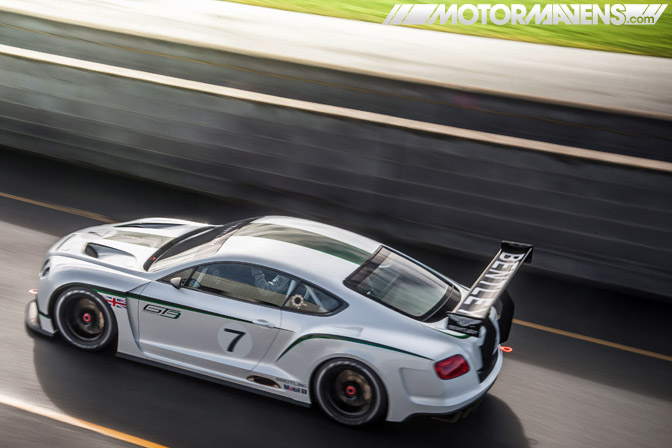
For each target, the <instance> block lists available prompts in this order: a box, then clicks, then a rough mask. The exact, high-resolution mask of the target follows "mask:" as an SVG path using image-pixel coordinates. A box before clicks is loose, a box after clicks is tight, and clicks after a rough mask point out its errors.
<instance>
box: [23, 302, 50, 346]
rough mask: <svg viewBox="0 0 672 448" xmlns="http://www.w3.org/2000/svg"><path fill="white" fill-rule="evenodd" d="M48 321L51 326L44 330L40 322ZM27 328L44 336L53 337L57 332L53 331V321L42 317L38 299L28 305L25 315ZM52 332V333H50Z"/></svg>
mask: <svg viewBox="0 0 672 448" xmlns="http://www.w3.org/2000/svg"><path fill="white" fill-rule="evenodd" d="M43 319H47V320H49V324H48V325H45V326H44V327H47V328H44V327H43V326H42V324H41V322H40V320H43ZM25 321H26V327H28V328H29V329H30V330H32V331H34V332H36V333H40V334H42V335H44V336H49V337H51V336H53V335H54V334H55V333H56V332H55V331H53V326H52V325H51V319H49V318H48V317H46V316H42V315H40V312H39V310H38V309H37V299H33V300H31V301H30V302H28V304H27V305H26V315H25ZM50 330H51V331H50Z"/></svg>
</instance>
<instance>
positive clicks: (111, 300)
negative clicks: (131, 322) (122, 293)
mask: <svg viewBox="0 0 672 448" xmlns="http://www.w3.org/2000/svg"><path fill="white" fill-rule="evenodd" d="M103 298H104V299H105V301H106V302H107V303H108V304H109V305H110V306H111V307H112V308H121V309H124V310H125V309H126V299H125V298H123V297H117V296H112V295H109V294H103Z"/></svg>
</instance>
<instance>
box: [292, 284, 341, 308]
mask: <svg viewBox="0 0 672 448" xmlns="http://www.w3.org/2000/svg"><path fill="white" fill-rule="evenodd" d="M340 306H341V302H340V301H339V300H337V299H335V298H333V297H332V296H330V295H329V294H326V293H324V292H322V291H320V290H319V289H317V288H314V287H312V286H309V285H306V284H305V283H301V284H300V285H299V286H297V287H296V289H294V291H293V292H292V294H291V295H290V297H289V299H288V300H287V302H286V303H285V306H284V308H288V309H290V310H294V311H305V312H307V313H317V314H327V313H331V312H332V311H335V310H337V309H338V308H339V307H340Z"/></svg>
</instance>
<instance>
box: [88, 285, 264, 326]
mask: <svg viewBox="0 0 672 448" xmlns="http://www.w3.org/2000/svg"><path fill="white" fill-rule="evenodd" d="M94 291H96V292H98V293H100V294H111V295H115V296H122V297H124V298H131V299H136V300H142V301H143V302H150V303H156V304H158V305H166V306H171V307H174V308H179V309H182V310H185V311H193V312H195V313H201V314H207V315H208V316H214V317H221V318H223V319H229V320H235V321H238V322H245V323H248V324H251V323H252V321H251V320H245V319H239V318H237V317H233V316H227V315H226V314H219V313H214V312H212V311H205V310H201V309H198V308H194V307H191V306H186V305H180V304H177V303H173V302H166V301H165V300H159V299H154V298H151V297H146V296H140V295H137V294H124V293H120V292H110V291H103V290H99V289H94Z"/></svg>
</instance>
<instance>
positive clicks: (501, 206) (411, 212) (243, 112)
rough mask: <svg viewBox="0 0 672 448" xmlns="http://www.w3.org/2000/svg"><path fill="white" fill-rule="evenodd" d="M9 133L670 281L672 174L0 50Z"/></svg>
mask: <svg viewBox="0 0 672 448" xmlns="http://www.w3.org/2000/svg"><path fill="white" fill-rule="evenodd" d="M0 141H1V142H2V143H3V144H4V145H6V146H11V147H15V148H19V149H23V150H27V151H31V152H36V153H40V154H45V155H48V156H51V157H57V158H61V159H65V160H70V161H78V162H84V163H87V164H90V165H94V166H97V167H101V168H104V169H108V170H112V171H118V172H122V173H126V174H130V175H134V176H140V177H143V178H149V179H154V180H157V181H161V182H166V183H170V184H174V185H179V186H183V187H186V188H190V189H194V190H199V191H203V192H206V193H208V194H213V195H217V196H223V197H234V198H240V199H243V200H249V201H254V202H258V203H262V204H269V205H273V206H276V207H284V208H286V209H287V210H288V213H293V214H304V215H310V216H313V217H317V218H319V219H322V220H324V221H327V222H334V223H336V224H340V225H344V226H348V227H350V228H354V229H365V230H368V231H375V232H377V233H379V234H382V235H388V236H391V237H394V238H396V239H403V240H407V241H414V242H418V243H425V244H431V245H435V246H439V247H443V248H446V249H449V250H453V251H458V252H461V253H466V254H472V255H474V256H477V257H483V258H485V257H490V256H492V254H494V252H495V251H496V250H497V247H498V242H499V240H501V239H511V240H518V241H524V242H529V243H533V244H534V245H535V246H536V253H535V258H534V266H536V267H537V268H538V269H542V270H546V271H550V272H554V273H558V274H561V275H569V276H573V277H576V278H580V279H586V280H590V281H597V282H601V283H605V284H609V285H612V286H614V287H622V288H627V289H634V290H639V291H642V292H647V293H655V294H658V295H661V296H666V297H670V296H672V263H670V262H669V260H670V258H671V256H672V231H671V229H672V212H671V211H670V207H669V204H672V176H670V175H669V174H664V173H658V172H653V171H644V170H636V169H631V168H627V167H622V166H615V165H607V164H600V163H598V162H590V161H586V160H580V159H573V158H568V157H563V156H555V155H549V154H543V153H537V152H532V151H527V150H519V149H516V148H513V147H505V146H497V145H493V144H486V143H479V142H475V141H470V140H464V139H458V138H451V137H446V136H439V135H435V134H431V133H423V132H417V131H409V130H404V129H400V128H395V127H390V126H386V125H381V124H373V123H363V122H360V121H357V120H351V119H345V118H336V117H331V116H325V115H319V114H313V113H308V112H303V111H298V110H295V109H291V108H284V107H278V106H270V105H264V104H259V103H253V102H249V101H243V100H235V99H231V98H227V97H222V96H216V95H209V94H205V93H199V92H194V91H188V90H182V89H178V88H171V87H166V86H160V85H155V84H151V83H146V82H141V81H136V80H131V79H124V78H118V77H114V76H109V75H102V74H98V73H92V72H86V71H81V70H75V69H70V68H65V67H61V66H56V65H51V64H45V63H40V62H33V61H28V60H23V59H20V58H14V57H7V56H0Z"/></svg>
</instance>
